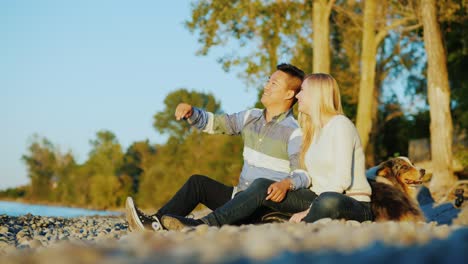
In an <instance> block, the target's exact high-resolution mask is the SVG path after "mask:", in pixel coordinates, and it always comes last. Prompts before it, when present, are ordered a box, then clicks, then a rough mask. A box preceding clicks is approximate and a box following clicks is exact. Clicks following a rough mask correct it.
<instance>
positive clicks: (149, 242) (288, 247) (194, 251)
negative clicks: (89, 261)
mask: <svg viewBox="0 0 468 264" xmlns="http://www.w3.org/2000/svg"><path fill="white" fill-rule="evenodd" d="M466 208H468V207H466ZM460 215H461V216H462V217H464V218H468V213H462V214H460ZM0 223H2V225H1V226H0V263H10V262H13V263H24V262H28V261H33V262H34V258H39V259H36V261H35V262H36V263H46V262H45V260H44V259H42V258H44V256H47V255H48V254H50V255H52V256H57V260H55V261H56V262H57V263H59V262H60V261H62V262H66V260H67V258H70V256H74V258H76V259H80V260H81V258H80V257H79V256H82V255H83V256H84V255H89V256H98V257H96V260H97V259H99V260H103V261H104V262H108V263H110V262H112V263H115V262H117V263H118V262H122V263H130V262H140V263H146V262H148V263H149V262H153V261H155V262H178V263H190V262H201V263H204V262H209V263H213V262H223V261H226V262H235V260H237V259H238V258H247V259H251V260H252V261H265V260H268V259H271V258H274V257H275V256H278V255H279V254H281V253H282V252H314V251H318V250H338V251H342V252H355V251H357V250H359V249H362V248H366V247H369V246H370V245H371V244H372V243H375V242H379V243H382V244H384V245H387V246H390V245H391V246H398V247H401V246H405V247H411V246H413V245H422V244H425V243H429V242H431V241H435V240H438V239H441V240H444V239H446V238H447V237H449V236H450V235H451V234H452V233H453V232H455V231H457V230H465V229H467V228H468V227H467V225H468V219H460V218H459V219H457V221H456V224H454V225H437V224H436V223H435V222H431V223H422V222H419V223H413V222H379V223H376V222H370V221H367V222H364V223H359V222H357V221H351V220H350V221H344V220H332V219H329V218H327V219H320V220H318V221H316V222H314V223H303V222H301V223H298V224H296V223H282V224H278V223H272V224H263V225H242V226H222V227H220V228H218V227H210V226H207V225H200V226H197V227H196V228H186V229H184V230H183V231H182V232H175V231H161V232H133V233H130V232H128V225H127V223H126V221H125V218H124V217H123V216H121V217H100V216H95V217H79V218H51V217H39V216H34V215H26V216H21V217H10V216H6V215H0ZM23 249H27V250H23ZM2 254H3V255H5V256H6V257H7V258H8V257H12V258H13V259H12V261H10V262H4V261H3V260H5V259H2ZM41 254H42V255H41ZM106 256H107V257H108V259H107V261H105V260H106V259H105V258H106ZM119 260H120V261H119ZM133 260H136V261H133ZM84 262H86V261H84Z"/></svg>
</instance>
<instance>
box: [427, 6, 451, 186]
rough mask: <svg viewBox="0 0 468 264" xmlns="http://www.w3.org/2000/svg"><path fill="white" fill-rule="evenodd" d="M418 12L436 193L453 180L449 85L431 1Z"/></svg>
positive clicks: (432, 182)
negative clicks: (424, 65) (420, 22)
mask: <svg viewBox="0 0 468 264" xmlns="http://www.w3.org/2000/svg"><path fill="white" fill-rule="evenodd" d="M420 10H421V21H422V24H423V30H424V44H425V49H426V52H427V84H428V87H427V88H428V91H427V92H428V99H429V106H430V110H429V112H430V116H431V123H430V131H431V157H432V167H433V168H432V169H433V176H432V180H431V183H430V188H431V190H432V191H433V192H435V193H437V192H439V191H441V190H444V189H446V188H448V187H450V186H451V185H452V184H453V183H454V182H455V181H456V178H455V176H454V175H453V172H452V133H453V126H452V116H451V113H450V86H449V81H448V73H447V59H446V57H445V50H444V46H443V43H442V35H441V32H440V26H439V22H438V20H437V12H436V3H435V0H421V7H420Z"/></svg>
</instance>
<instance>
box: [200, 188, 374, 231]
mask: <svg viewBox="0 0 468 264" xmlns="http://www.w3.org/2000/svg"><path fill="white" fill-rule="evenodd" d="M272 183H274V181H272V180H268V179H257V180H255V181H254V182H253V183H252V185H251V186H250V187H249V188H247V190H245V191H243V192H241V193H239V194H238V195H236V197H234V199H232V200H230V201H229V202H227V203H226V204H225V205H224V206H222V207H219V208H218V209H216V210H215V211H214V212H212V213H211V214H209V215H207V216H205V217H203V218H202V219H201V220H202V221H203V222H205V223H207V224H208V225H213V226H221V225H225V224H232V223H235V222H237V221H238V220H240V219H243V218H245V217H247V216H249V215H250V214H252V213H253V212H254V211H255V210H256V209H257V208H259V207H261V206H265V207H268V208H271V209H273V210H277V211H280V212H286V213H298V212H301V211H305V210H307V209H309V207H310V212H309V214H308V215H307V216H306V217H305V218H304V219H303V221H306V222H314V221H316V220H318V219H321V218H328V217H329V218H332V219H342V218H343V219H347V220H356V221H360V222H362V221H367V220H372V219H373V216H372V212H371V209H370V203H367V202H359V201H357V200H356V199H354V198H351V197H349V196H346V195H344V194H341V193H336V192H325V193H322V194H320V196H317V194H315V193H314V192H312V191H311V190H309V189H300V190H296V191H289V192H288V193H287V194H286V197H285V198H284V200H283V201H281V202H280V203H276V202H273V201H270V200H268V201H267V200H265V198H266V197H267V189H268V187H269V186H270V185H271V184H272ZM311 204H312V206H311Z"/></svg>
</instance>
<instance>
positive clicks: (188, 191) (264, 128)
mask: <svg viewBox="0 0 468 264" xmlns="http://www.w3.org/2000/svg"><path fill="white" fill-rule="evenodd" d="M303 78H304V72H303V71H302V70H300V69H298V68H296V67H295V66H293V65H290V64H280V65H278V66H277V70H276V71H275V72H274V73H273V74H272V75H271V76H270V78H269V80H268V82H267V83H266V84H265V86H264V91H263V95H262V98H261V102H262V104H263V106H264V107H265V109H264V110H261V109H250V110H246V111H242V112H239V113H235V114H231V115H227V114H222V115H215V114H213V113H209V112H206V111H204V110H202V109H199V108H196V107H193V106H191V105H189V104H186V103H180V104H179V105H178V106H177V108H176V110H175V118H176V119H177V120H181V119H186V120H187V121H188V122H189V123H190V124H191V125H192V126H194V127H196V128H198V129H200V130H203V131H204V132H207V133H210V134H215V133H221V134H229V135H242V138H243V140H244V151H243V157H244V165H243V168H242V171H241V175H240V179H239V184H238V185H237V186H235V187H231V186H226V185H224V184H222V183H219V182H217V181H214V180H212V179H210V178H208V177H206V176H202V175H192V176H191V177H190V178H189V180H188V181H187V182H186V183H185V184H184V185H183V186H182V188H180V189H179V191H177V193H176V194H175V195H174V197H173V198H172V199H171V200H170V201H169V202H168V203H167V204H165V205H164V206H163V207H162V208H161V209H159V211H158V212H156V213H155V214H153V215H146V214H144V213H143V212H142V211H141V210H139V209H138V208H137V207H136V206H135V205H134V203H133V200H132V198H130V197H128V198H127V203H126V217H127V221H128V223H129V228H130V230H145V229H148V230H151V229H152V230H160V229H163V228H164V226H163V225H161V218H162V216H163V215H166V214H171V215H180V216H186V215H187V214H189V213H190V212H191V211H192V210H193V209H194V208H195V207H196V206H197V205H198V204H199V203H202V204H204V205H205V206H207V207H208V208H210V209H211V210H215V209H216V208H218V207H220V206H222V205H224V204H225V203H227V202H228V201H229V200H231V199H232V197H234V195H236V194H237V193H239V192H241V191H243V190H245V189H247V187H248V186H249V184H251V183H252V182H253V181H254V180H255V179H257V178H266V179H270V180H273V181H275V182H274V183H273V184H271V186H270V188H269V189H270V190H271V191H270V193H269V196H268V197H267V198H268V199H270V200H272V201H276V202H280V201H281V200H282V199H284V197H285V195H286V193H287V191H288V190H291V189H295V188H306V187H308V186H309V185H310V184H311V180H310V178H309V177H308V175H307V173H306V172H305V171H304V170H301V169H299V151H300V146H301V141H302V134H301V131H300V128H299V125H298V123H297V121H296V120H295V119H294V116H293V113H292V106H293V105H294V104H295V102H296V98H295V95H296V94H297V93H298V92H299V90H300V87H301V83H302V79H303Z"/></svg>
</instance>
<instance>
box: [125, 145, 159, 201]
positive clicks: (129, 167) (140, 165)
mask: <svg viewBox="0 0 468 264" xmlns="http://www.w3.org/2000/svg"><path fill="white" fill-rule="evenodd" d="M155 162H156V147H155V146H153V145H151V144H150V143H149V141H148V140H145V141H137V142H134V143H133V144H132V145H130V147H128V149H127V151H126V152H125V154H124V156H123V162H122V167H121V168H120V169H119V173H118V174H119V175H120V177H121V178H122V177H125V176H128V177H129V178H130V179H131V188H130V189H131V192H132V193H137V192H138V186H139V181H140V176H141V175H142V174H143V173H145V172H146V171H148V170H149V168H150V167H151V166H152V165H153V164H154V163H155ZM122 181H125V180H124V179H123V178H122Z"/></svg>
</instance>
